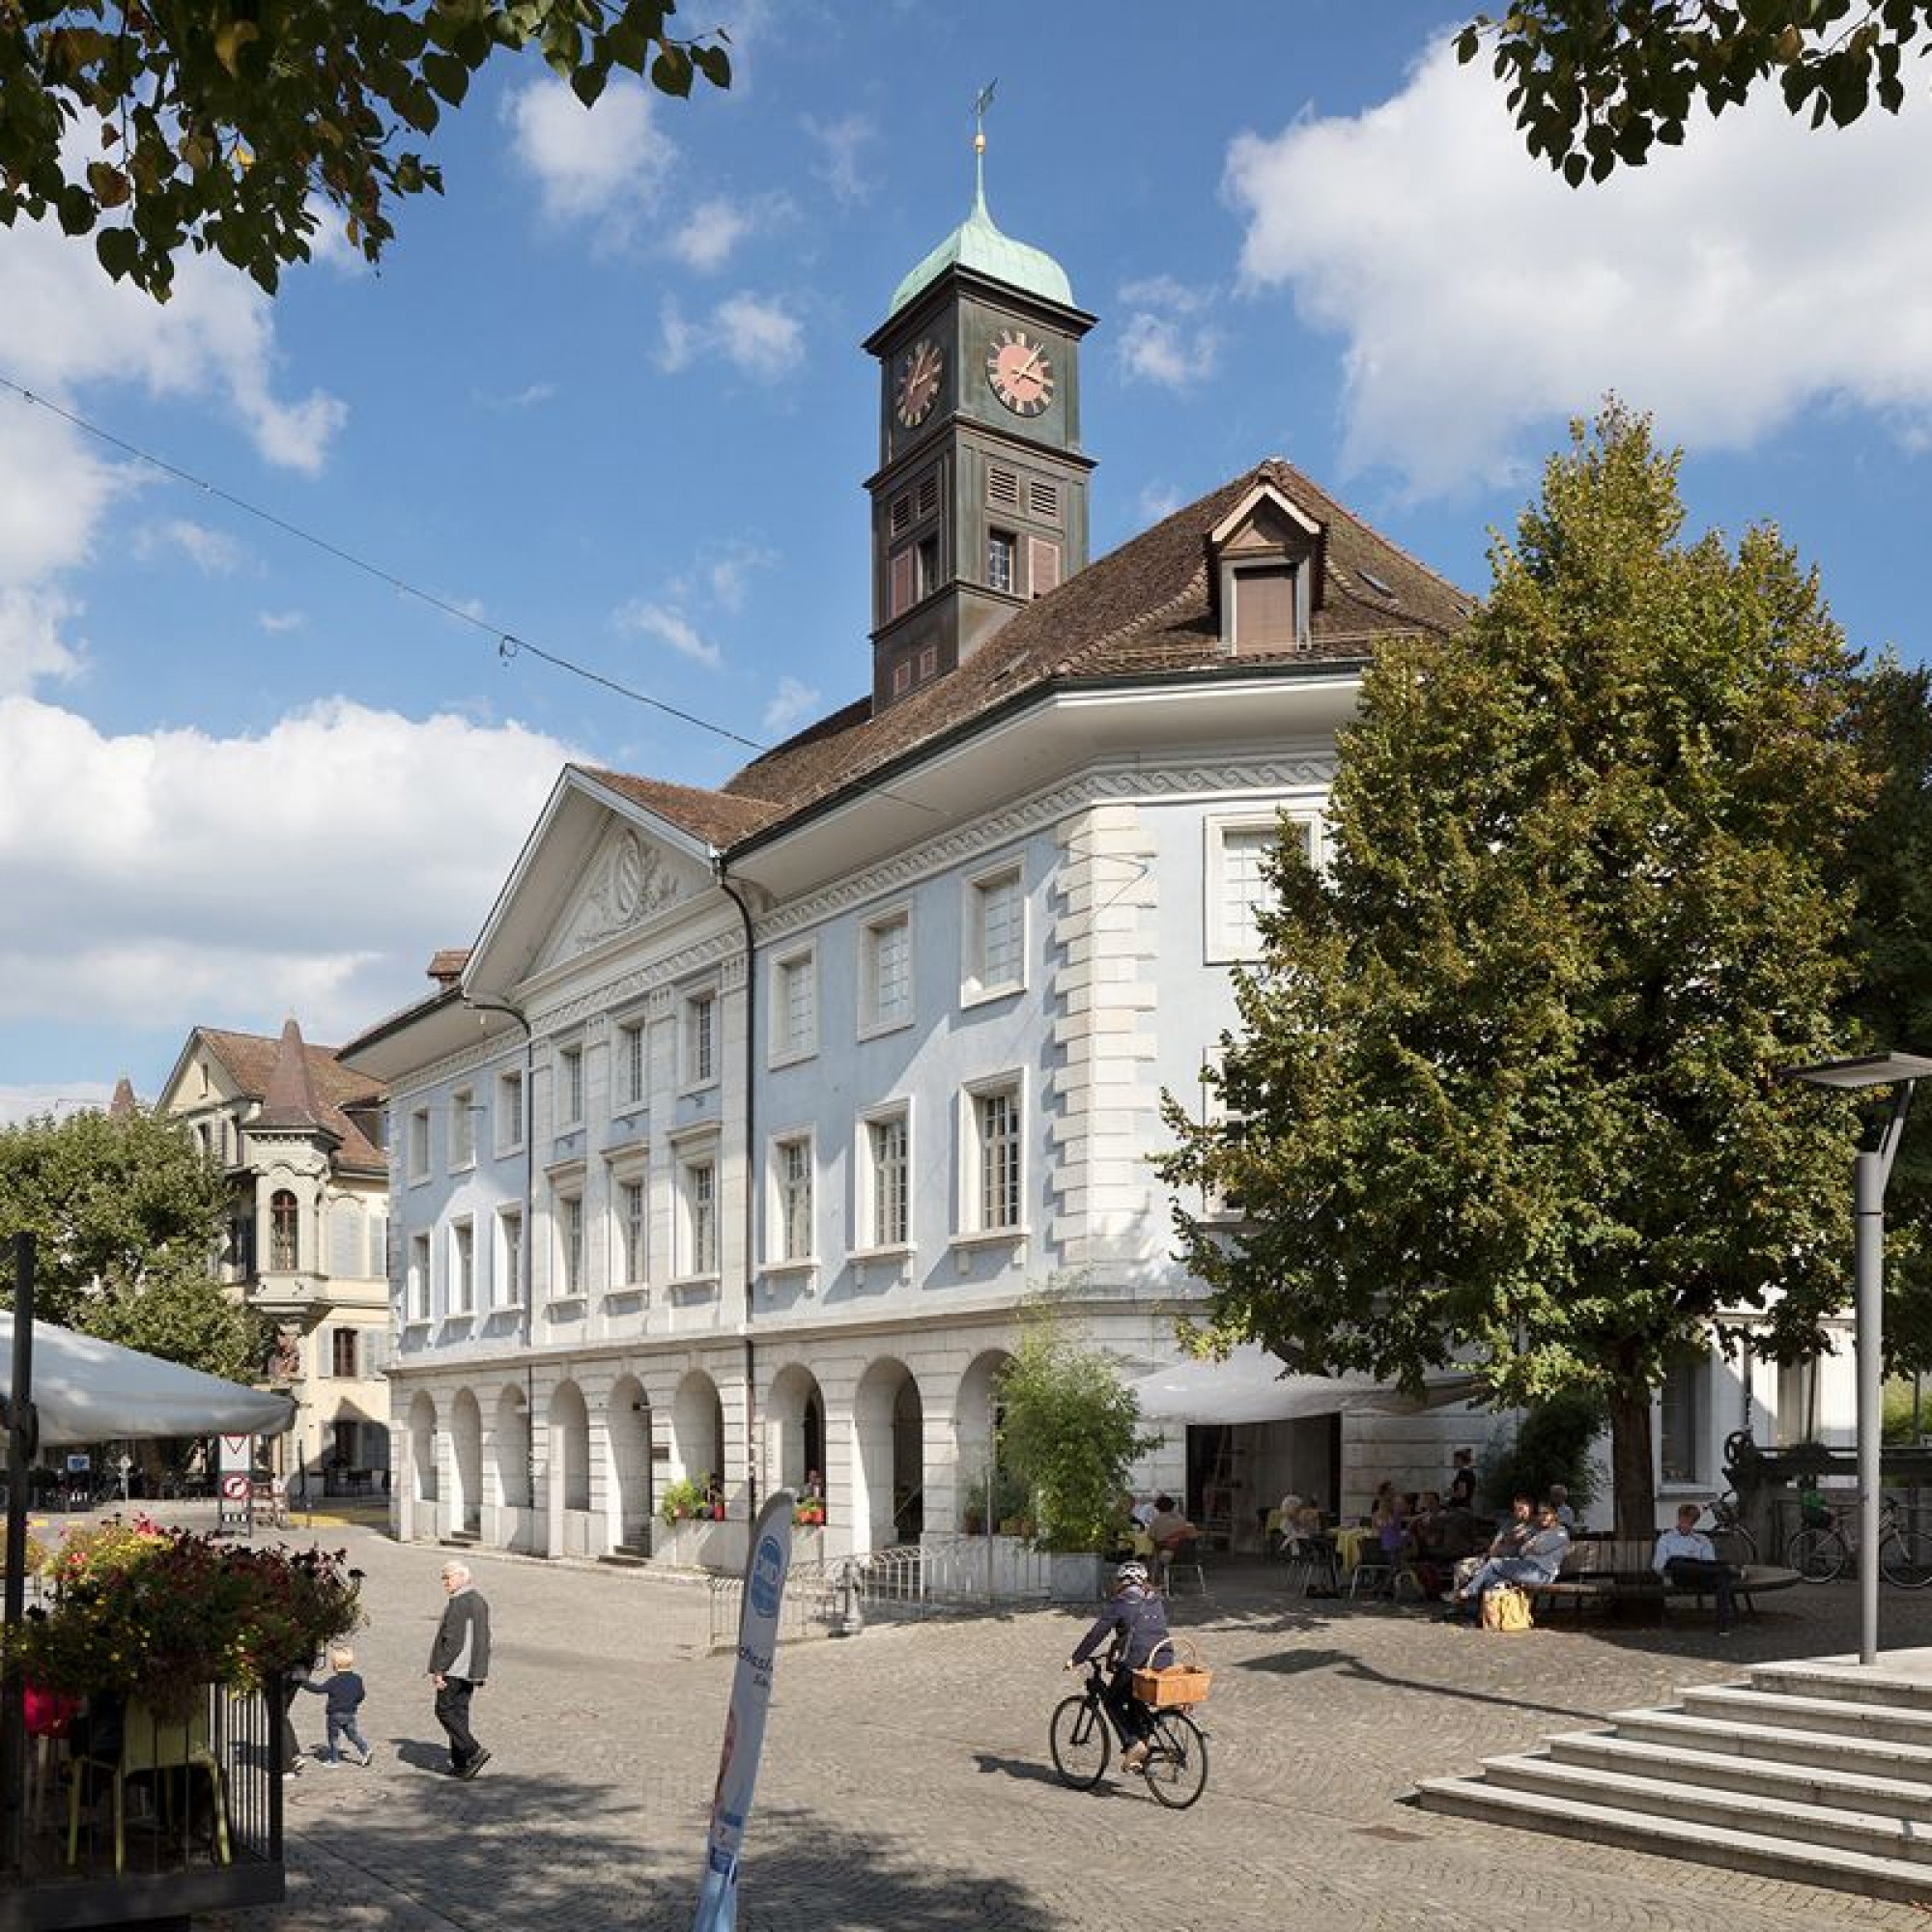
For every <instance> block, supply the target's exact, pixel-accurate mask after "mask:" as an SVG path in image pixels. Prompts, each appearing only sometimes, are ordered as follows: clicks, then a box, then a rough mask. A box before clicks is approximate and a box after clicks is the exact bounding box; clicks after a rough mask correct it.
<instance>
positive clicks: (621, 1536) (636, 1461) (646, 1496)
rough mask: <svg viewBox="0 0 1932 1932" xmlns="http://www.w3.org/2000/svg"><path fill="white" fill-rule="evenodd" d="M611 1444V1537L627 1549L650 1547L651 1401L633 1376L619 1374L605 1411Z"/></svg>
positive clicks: (605, 1427)
mask: <svg viewBox="0 0 1932 1932" xmlns="http://www.w3.org/2000/svg"><path fill="white" fill-rule="evenodd" d="M604 1433H605V1437H606V1439H607V1440H608V1441H609V1443H610V1445H611V1449H610V1453H611V1482H610V1492H611V1542H612V1544H613V1545H615V1546H618V1547H621V1548H630V1549H648V1548H650V1547H651V1507H652V1501H651V1405H650V1399H649V1398H648V1397H647V1396H646V1395H645V1394H644V1386H643V1384H642V1383H641V1382H640V1381H639V1379H638V1378H637V1377H636V1376H620V1377H619V1378H617V1383H616V1386H615V1387H614V1388H612V1389H611V1406H610V1407H609V1408H608V1409H607V1410H606V1412H605V1418H604Z"/></svg>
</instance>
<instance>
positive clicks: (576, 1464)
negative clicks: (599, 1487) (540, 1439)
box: [550, 1382, 590, 1510]
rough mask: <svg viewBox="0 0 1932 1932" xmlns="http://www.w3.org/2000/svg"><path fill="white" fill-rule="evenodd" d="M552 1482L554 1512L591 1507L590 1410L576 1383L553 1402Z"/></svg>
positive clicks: (560, 1387) (561, 1387) (560, 1389)
mask: <svg viewBox="0 0 1932 1932" xmlns="http://www.w3.org/2000/svg"><path fill="white" fill-rule="evenodd" d="M550 1483H551V1507H552V1509H554V1510H560V1509H561V1510H587V1509H588V1508H589V1507H590V1408H589V1405H588V1404H587V1403H585V1402H584V1400H583V1391H582V1389H581V1388H579V1387H578V1386H577V1384H576V1383H575V1382H558V1383H557V1385H556V1392H555V1394H554V1395H553V1396H552V1397H551V1399H550Z"/></svg>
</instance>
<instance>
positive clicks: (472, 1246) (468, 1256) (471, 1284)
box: [449, 1220, 476, 1315]
mask: <svg viewBox="0 0 1932 1932" xmlns="http://www.w3.org/2000/svg"><path fill="white" fill-rule="evenodd" d="M475 1306H476V1226H475V1223H474V1222H472V1221H467V1220H465V1221H452V1222H451V1223H450V1224H449V1312H450V1314H452V1315H468V1314H469V1312H470V1310H471V1309H473V1308H474V1307H475Z"/></svg>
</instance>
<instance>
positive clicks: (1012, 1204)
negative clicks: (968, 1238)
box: [969, 1082, 1020, 1234]
mask: <svg viewBox="0 0 1932 1932" xmlns="http://www.w3.org/2000/svg"><path fill="white" fill-rule="evenodd" d="M972 1099H973V1156H974V1174H973V1198H972V1201H971V1202H970V1204H969V1207H970V1209H971V1211H972V1214H973V1217H974V1220H973V1232H974V1233H976V1234H992V1233H997V1232H999V1231H1000V1230H1002V1229H1006V1228H1017V1227H1018V1226H1019V1225H1020V1090H1019V1085H1018V1083H1017V1082H1014V1083H1012V1084H1010V1085H1004V1086H999V1087H987V1088H982V1089H980V1092H978V1093H976V1094H974V1095H973V1096H972Z"/></svg>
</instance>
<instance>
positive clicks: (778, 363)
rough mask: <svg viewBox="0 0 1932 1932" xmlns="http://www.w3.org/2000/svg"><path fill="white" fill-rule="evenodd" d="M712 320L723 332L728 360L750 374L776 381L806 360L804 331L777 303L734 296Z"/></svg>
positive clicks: (765, 380) (724, 350) (745, 296)
mask: <svg viewBox="0 0 1932 1932" xmlns="http://www.w3.org/2000/svg"><path fill="white" fill-rule="evenodd" d="M713 320H714V321H715V322H716V324H717V326H718V327H719V329H720V330H721V331H722V341H721V345H720V346H721V348H722V350H723V353H724V355H725V359H726V360H727V361H729V362H732V363H734V364H735V365H736V366H737V367H738V368H740V369H742V370H743V371H744V372H745V373H746V374H747V375H748V376H756V377H757V378H759V380H760V381H763V382H775V381H776V380H777V379H778V378H779V377H781V376H783V375H785V374H787V373H788V372H789V371H791V370H793V369H795V368H797V366H798V365H799V363H800V362H801V361H802V360H803V359H804V356H805V331H804V329H803V328H802V327H800V326H799V323H798V320H797V318H796V317H794V316H792V315H790V314H789V313H787V312H786V310H785V309H784V308H783V307H782V306H781V304H780V303H778V302H775V301H760V300H759V299H758V298H757V297H755V296H752V295H735V296H731V297H729V298H727V299H726V300H725V301H722V302H720V303H719V304H718V308H717V311H716V314H715V315H714V317H713Z"/></svg>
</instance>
